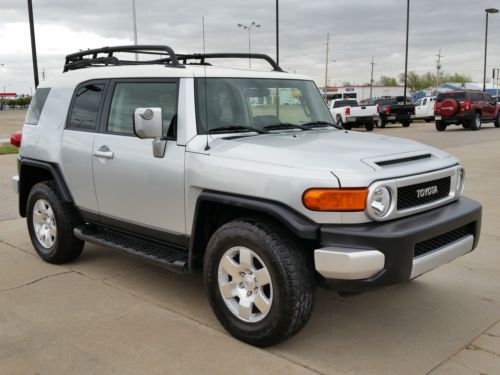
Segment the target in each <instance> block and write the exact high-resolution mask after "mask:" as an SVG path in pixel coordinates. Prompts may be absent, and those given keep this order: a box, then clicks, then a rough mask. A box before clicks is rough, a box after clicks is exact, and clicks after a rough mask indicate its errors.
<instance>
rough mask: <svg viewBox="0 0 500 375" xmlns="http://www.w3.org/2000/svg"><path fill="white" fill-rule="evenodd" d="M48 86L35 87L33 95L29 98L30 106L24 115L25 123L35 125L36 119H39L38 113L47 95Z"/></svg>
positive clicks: (39, 113) (40, 111)
mask: <svg viewBox="0 0 500 375" xmlns="http://www.w3.org/2000/svg"><path fill="white" fill-rule="evenodd" d="M49 92H50V88H43V89H37V90H36V92H35V96H34V97H33V99H32V100H31V103H30V107H29V109H28V114H27V115H26V124H30V125H36V124H38V120H40V115H41V114H42V109H43V106H44V105H45V101H46V100H47V96H49Z"/></svg>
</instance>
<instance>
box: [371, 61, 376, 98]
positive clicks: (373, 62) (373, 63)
mask: <svg viewBox="0 0 500 375" xmlns="http://www.w3.org/2000/svg"><path fill="white" fill-rule="evenodd" d="M370 65H371V66H372V73H371V75H370V99H371V98H372V97H373V67H374V66H375V61H374V57H373V56H372V62H371V63H370Z"/></svg>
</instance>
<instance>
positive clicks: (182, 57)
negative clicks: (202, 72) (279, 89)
mask: <svg viewBox="0 0 500 375" xmlns="http://www.w3.org/2000/svg"><path fill="white" fill-rule="evenodd" d="M177 58H178V59H179V60H181V61H182V62H183V63H184V64H187V61H188V60H199V64H200V65H210V64H208V63H206V62H205V59H256V60H265V61H267V62H268V63H269V65H271V67H272V68H273V70H274V71H276V72H283V69H281V67H280V66H279V65H278V64H276V61H274V60H273V59H272V58H271V57H270V56H268V55H264V54H261V53H192V54H177ZM167 60H168V58H167Z"/></svg>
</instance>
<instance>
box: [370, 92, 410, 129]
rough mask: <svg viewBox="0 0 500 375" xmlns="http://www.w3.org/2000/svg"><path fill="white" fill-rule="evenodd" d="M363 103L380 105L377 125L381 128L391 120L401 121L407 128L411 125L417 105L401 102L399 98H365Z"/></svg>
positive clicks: (393, 121) (392, 121)
mask: <svg viewBox="0 0 500 375" xmlns="http://www.w3.org/2000/svg"><path fill="white" fill-rule="evenodd" d="M363 105H367V106H373V105H378V108H379V113H378V115H379V118H378V120H377V127H379V128H385V125H386V124H387V123H389V122H391V123H393V124H395V123H396V122H400V123H401V124H402V125H403V126H404V127H405V128H406V127H408V126H410V124H411V123H412V119H413V116H415V105H413V104H401V103H400V102H399V101H398V99H397V98H389V99H369V100H365V101H364V102H363Z"/></svg>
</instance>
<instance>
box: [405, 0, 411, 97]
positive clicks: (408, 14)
mask: <svg viewBox="0 0 500 375" xmlns="http://www.w3.org/2000/svg"><path fill="white" fill-rule="evenodd" d="M409 34H410V0H407V2H406V51H405V90H404V104H406V88H407V86H408V84H407V81H408V37H409Z"/></svg>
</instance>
